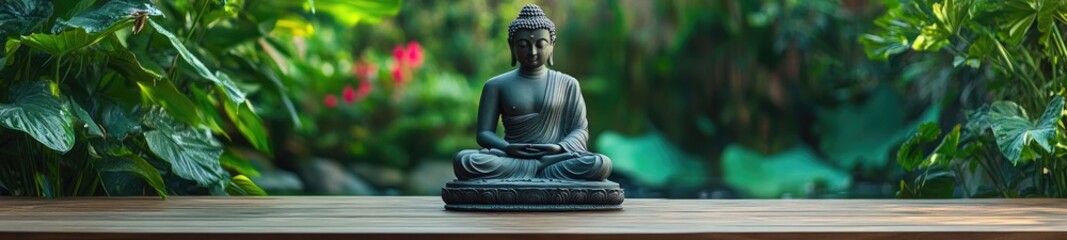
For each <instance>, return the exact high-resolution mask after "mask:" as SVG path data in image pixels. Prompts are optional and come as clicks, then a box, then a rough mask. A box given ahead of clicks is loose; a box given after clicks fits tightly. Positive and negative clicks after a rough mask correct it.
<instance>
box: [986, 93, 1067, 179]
mask: <svg viewBox="0 0 1067 240" xmlns="http://www.w3.org/2000/svg"><path fill="white" fill-rule="evenodd" d="M1062 117H1063V97H1061V96H1056V97H1054V98H1053V99H1052V101H1051V102H1049V104H1048V107H1047V108H1045V113H1043V114H1041V117H1040V118H1038V119H1037V122H1036V123H1035V122H1031V121H1030V118H1029V117H1027V116H1026V110H1025V109H1023V108H1022V107H1020V106H1019V105H1018V104H1015V103H1014V102H1011V101H997V102H994V103H993V105H992V106H991V108H990V111H989V122H990V125H991V126H992V128H993V136H995V137H996V139H997V146H999V147H1000V152H1001V153H1003V154H1004V156H1005V157H1007V158H1008V160H1011V162H1012V164H1018V163H1019V161H1020V160H1026V159H1032V158H1035V157H1037V154H1036V153H1034V152H1033V150H1032V149H1030V148H1028V146H1030V145H1031V143H1032V142H1036V143H1037V144H1038V146H1040V147H1041V149H1044V151H1046V152H1052V151H1053V148H1052V147H1053V146H1052V143H1054V141H1055V140H1056V127H1057V126H1058V125H1059V122H1060V118H1062Z"/></svg>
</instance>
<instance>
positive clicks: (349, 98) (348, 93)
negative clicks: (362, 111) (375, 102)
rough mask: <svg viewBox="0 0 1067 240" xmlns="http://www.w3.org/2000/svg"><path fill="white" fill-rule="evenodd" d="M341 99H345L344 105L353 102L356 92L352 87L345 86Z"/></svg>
mask: <svg viewBox="0 0 1067 240" xmlns="http://www.w3.org/2000/svg"><path fill="white" fill-rule="evenodd" d="M341 97H342V98H344V99H345V103H352V102H355V101H356V90H355V89H352V85H348V86H345V90H344V91H342V93H341Z"/></svg>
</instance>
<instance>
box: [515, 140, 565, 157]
mask: <svg viewBox="0 0 1067 240" xmlns="http://www.w3.org/2000/svg"><path fill="white" fill-rule="evenodd" d="M504 152H505V153H507V154H508V156H512V157H517V158H525V159H539V158H541V157H544V156H547V155H551V154H557V153H561V152H563V147H561V146H560V145H558V144H531V143H512V144H508V146H507V147H505V148H504Z"/></svg>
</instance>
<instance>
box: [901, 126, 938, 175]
mask: <svg viewBox="0 0 1067 240" xmlns="http://www.w3.org/2000/svg"><path fill="white" fill-rule="evenodd" d="M940 134H941V128H940V127H939V126H938V124H937V122H927V123H923V124H922V125H919V129H918V130H917V131H916V132H915V133H914V134H913V135H912V136H911V137H909V138H908V140H905V141H904V144H903V145H901V146H900V149H899V150H897V163H900V166H902V167H904V170H908V171H911V170H913V169H915V168H916V167H918V166H919V165H921V164H922V161H923V151H922V150H923V149H922V144H924V143H928V142H932V141H934V140H935V139H937V136H938V135H940Z"/></svg>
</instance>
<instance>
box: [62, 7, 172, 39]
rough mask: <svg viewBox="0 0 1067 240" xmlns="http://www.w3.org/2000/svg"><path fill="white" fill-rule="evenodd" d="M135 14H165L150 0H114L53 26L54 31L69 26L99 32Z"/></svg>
mask: <svg viewBox="0 0 1067 240" xmlns="http://www.w3.org/2000/svg"><path fill="white" fill-rule="evenodd" d="M135 14H144V15H147V16H159V15H163V12H162V11H160V10H159V9H158V8H156V6H155V4H152V1H149V0H112V1H108V2H107V3H105V4H104V5H103V6H100V8H97V9H93V10H90V11H87V12H84V13H81V14H78V15H77V16H74V17H73V18H71V19H70V20H66V21H64V20H59V21H58V22H56V25H55V26H53V27H52V32H59V31H62V30H64V29H67V28H81V29H84V30H85V31H86V32H90V33H94V32H99V31H103V30H105V29H108V28H110V27H111V26H112V25H114V24H115V23H118V22H121V21H124V20H129V19H131V17H132V16H134V15H135Z"/></svg>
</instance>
